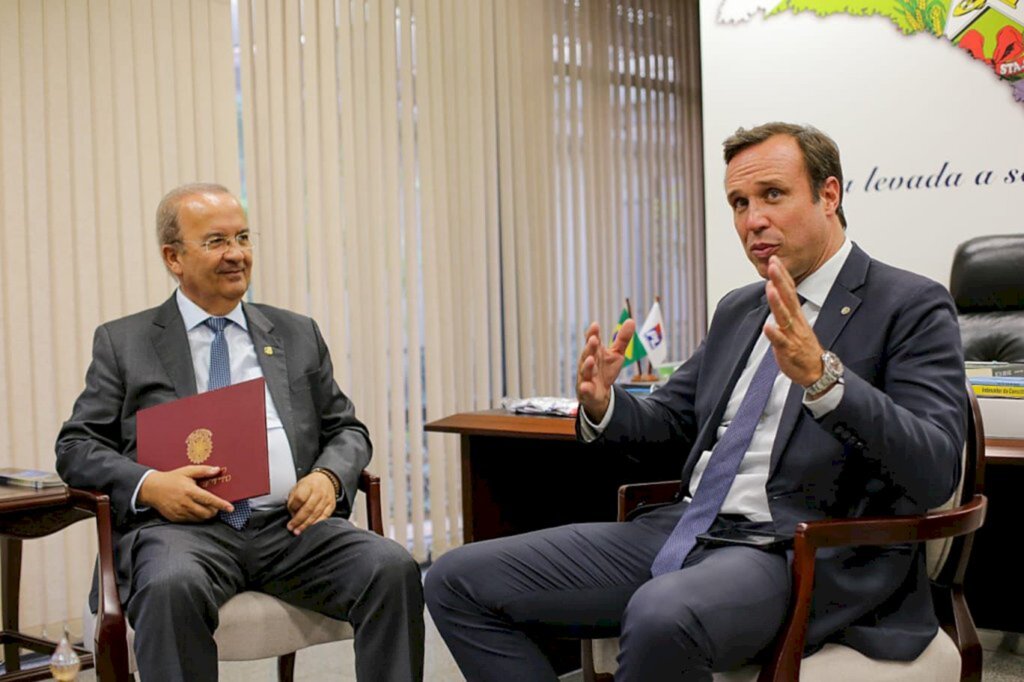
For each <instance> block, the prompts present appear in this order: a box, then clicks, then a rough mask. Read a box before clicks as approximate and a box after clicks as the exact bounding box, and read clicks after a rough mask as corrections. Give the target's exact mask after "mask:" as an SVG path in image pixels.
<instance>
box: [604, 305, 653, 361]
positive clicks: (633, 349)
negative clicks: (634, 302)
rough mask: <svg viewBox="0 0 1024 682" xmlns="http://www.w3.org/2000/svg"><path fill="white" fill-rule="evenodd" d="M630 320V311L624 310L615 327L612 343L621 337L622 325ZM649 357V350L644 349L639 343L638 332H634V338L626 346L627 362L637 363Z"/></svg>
mask: <svg viewBox="0 0 1024 682" xmlns="http://www.w3.org/2000/svg"><path fill="white" fill-rule="evenodd" d="M628 319H629V309H627V308H623V309H622V314H621V315H619V323H618V324H617V325H615V333H614V334H612V341H614V340H615V337H616V336H618V335H619V330H620V329H622V325H623V324H624V323H625V322H626V320H628ZM645 357H647V350H646V349H645V348H644V344H642V343H639V342H637V340H636V330H634V331H633V338H631V339H630V340H629V345H628V346H626V353H625V358H626V362H637V361H638V360H641V359H643V358H645Z"/></svg>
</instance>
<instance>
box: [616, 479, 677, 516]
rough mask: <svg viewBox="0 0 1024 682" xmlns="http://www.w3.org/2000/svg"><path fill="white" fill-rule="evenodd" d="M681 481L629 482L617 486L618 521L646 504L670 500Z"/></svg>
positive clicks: (672, 498)
mask: <svg viewBox="0 0 1024 682" xmlns="http://www.w3.org/2000/svg"><path fill="white" fill-rule="evenodd" d="M681 484H682V481H657V482H655V483H630V484H628V485H624V486H620V487H619V513H618V517H619V521H625V520H626V519H627V518H628V517H629V515H630V514H631V513H632V512H633V511H635V510H636V509H637V508H639V507H641V506H643V505H648V504H662V503H665V502H671V501H672V500H674V499H675V495H676V493H677V492H679V486H680V485H681Z"/></svg>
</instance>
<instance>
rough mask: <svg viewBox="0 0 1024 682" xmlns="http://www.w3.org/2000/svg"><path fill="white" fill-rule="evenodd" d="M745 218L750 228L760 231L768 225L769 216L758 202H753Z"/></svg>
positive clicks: (747, 226)
mask: <svg viewBox="0 0 1024 682" xmlns="http://www.w3.org/2000/svg"><path fill="white" fill-rule="evenodd" d="M744 219H745V220H744V224H745V226H746V228H747V229H748V230H753V231H759V230H763V229H764V228H766V227H768V216H767V214H766V213H765V212H764V211H763V210H762V209H761V207H760V206H758V205H757V204H751V205H750V206H749V207H748V209H747V213H746V215H745V216H744Z"/></svg>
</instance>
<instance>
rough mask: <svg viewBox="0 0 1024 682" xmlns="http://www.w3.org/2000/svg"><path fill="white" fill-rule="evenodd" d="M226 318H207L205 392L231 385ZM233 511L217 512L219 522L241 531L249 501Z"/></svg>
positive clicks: (249, 512) (248, 513)
mask: <svg viewBox="0 0 1024 682" xmlns="http://www.w3.org/2000/svg"><path fill="white" fill-rule="evenodd" d="M229 321H230V320H228V318H226V317H208V318H206V322H205V324H206V326H207V327H209V328H210V329H212V330H213V343H212V344H211V345H210V381H209V383H208V385H207V390H209V391H212V390H214V389H215V388H224V387H225V386H230V385H231V354H230V353H228V340H227V338H225V336H224V328H225V327H227V326H228V322H229ZM234 504H235V511H233V512H231V513H230V514H229V513H228V512H218V514H217V515H218V516H219V517H220V520H221V521H223V522H224V523H226V524H228V525H229V526H231V527H232V528H234V529H235V530H242V528H244V527H245V524H246V522H247V521H248V520H249V517H250V516H252V508H251V507H250V506H249V500H239V501H238V502H235V503H234Z"/></svg>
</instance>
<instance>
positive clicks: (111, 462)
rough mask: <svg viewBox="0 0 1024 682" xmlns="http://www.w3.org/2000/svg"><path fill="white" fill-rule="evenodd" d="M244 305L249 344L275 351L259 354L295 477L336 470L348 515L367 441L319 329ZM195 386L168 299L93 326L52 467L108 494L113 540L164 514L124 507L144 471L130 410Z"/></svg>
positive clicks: (74, 482)
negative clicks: (89, 354) (89, 352)
mask: <svg viewBox="0 0 1024 682" xmlns="http://www.w3.org/2000/svg"><path fill="white" fill-rule="evenodd" d="M242 309H243V310H244V312H245V317H246V320H247V321H248V323H249V333H250V334H251V336H252V341H253V345H254V346H255V347H256V349H257V350H258V351H259V350H260V349H262V348H263V347H264V346H269V347H271V348H272V349H273V354H271V355H267V354H265V353H262V352H258V353H257V357H258V358H259V362H260V367H261V368H262V370H263V375H264V378H265V379H266V381H267V386H268V389H269V390H270V395H271V397H272V398H273V400H274V405H275V406H276V407H277V411H278V414H279V415H280V417H281V421H282V422H283V424H284V430H285V433H286V434H287V435H288V442H289V444H290V445H291V449H292V456H293V458H294V460H295V474H296V477H297V478H302V477H303V476H305V475H306V474H308V473H309V472H310V471H311V470H312V469H313V468H314V467H324V468H327V469H330V470H331V471H333V472H334V473H335V474H337V476H338V478H339V480H340V481H341V483H342V488H343V490H344V496H343V499H342V500H341V501H340V502H339V504H338V507H337V509H336V510H335V512H334V513H335V515H337V516H343V517H347V516H348V515H349V513H350V512H351V501H352V500H354V499H355V495H356V487H357V485H358V482H359V474H360V472H361V471H362V470H363V468H365V467H366V465H367V463H369V461H370V455H371V445H370V438H369V434H368V433H367V430H366V427H365V426H363V424H362V423H361V422H360V421H359V420H358V419H356V416H355V409H354V408H353V406H352V403H351V402H350V401H349V399H348V398H347V397H345V395H344V394H343V393H342V392H341V391H340V390H339V388H338V385H337V383H335V381H334V376H333V368H332V365H331V358H330V354H329V353H328V351H327V346H326V344H325V343H324V340H323V337H322V336H321V335H320V330H319V329H318V328H317V325H316V323H315V322H314V321H313V320H311V319H310V318H308V317H304V316H302V315H297V314H295V313H292V312H288V311H286V310H281V309H279V308H273V307H271V306H266V305H258V304H243V306H242ZM195 393H196V379H195V372H194V370H193V364H192V354H191V351H190V349H189V343H188V337H187V335H186V332H185V325H184V322H182V319H181V314H180V313H179V311H178V305H177V303H176V301H175V299H174V296H171V298H170V299H168V300H167V301H166V302H164V304H163V305H161V306H159V307H157V308H152V309H150V310H145V311H143V312H141V313H137V314H135V315H130V316H128V317H124V318H121V319H119V320H115V321H113V322H108V323H106V324H104V325H102V326H100V327H99V328H98V329H97V330H96V334H95V337H94V339H93V359H92V364H91V365H90V366H89V370H88V372H87V374H86V377H85V390H83V391H82V394H81V395H80V396H79V397H78V400H76V401H75V406H74V409H73V410H72V414H71V418H70V419H68V421H67V422H65V423H64V426H63V427H62V428H61V430H60V434H59V435H58V437H57V445H56V449H57V470H58V471H59V472H60V475H61V477H62V478H63V479H64V480H65V481H66V482H67V483H68V484H69V485H71V486H74V487H79V488H92V489H96V490H100V491H102V492H104V493H106V494H107V495H109V496H110V500H111V506H112V508H113V513H114V525H115V541H116V538H117V537H118V536H120V535H121V534H123V533H124V532H126V531H128V530H130V529H132V528H136V527H139V526H140V525H144V524H149V523H158V522H161V521H162V519H161V518H160V517H159V516H158V515H157V514H156V512H154V511H148V512H143V513H140V514H134V513H133V512H132V511H131V498H132V495H133V493H134V492H135V488H136V486H137V485H138V483H139V480H140V479H141V478H142V475H143V474H144V473H145V472H146V471H147V468H146V467H144V466H142V465H140V464H138V463H137V462H136V447H137V441H136V432H135V413H136V412H138V411H139V410H140V409H142V408H145V407H151V406H153V405H159V404H161V403H166V402H168V401H171V400H175V399H177V398H184V397H186V396H190V395H195Z"/></svg>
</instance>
